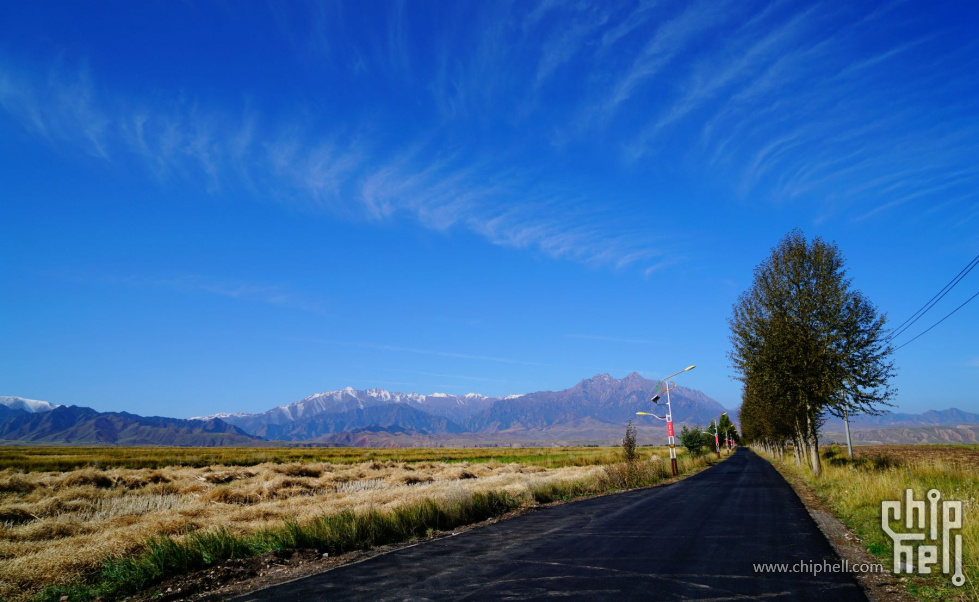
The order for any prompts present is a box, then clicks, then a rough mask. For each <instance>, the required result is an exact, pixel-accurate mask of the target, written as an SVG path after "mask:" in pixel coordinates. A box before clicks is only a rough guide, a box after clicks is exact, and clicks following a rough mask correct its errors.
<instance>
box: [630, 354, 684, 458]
mask: <svg viewBox="0 0 979 602" xmlns="http://www.w3.org/2000/svg"><path fill="white" fill-rule="evenodd" d="M696 367H697V366H687V367H686V368H684V369H683V370H680V371H679V372H675V373H673V374H671V375H669V376H667V377H666V378H664V379H663V380H661V381H659V385H663V388H664V389H666V416H657V415H656V414H652V413H650V412H636V414H638V415H640V416H652V417H653V418H659V419H660V420H665V421H666V435H667V437H668V438H669V441H670V468H671V469H672V470H673V476H676V475H677V474H679V471H678V470H677V467H676V437H674V435H673V406H671V405H670V391H672V390H673V389H675V388H676V384H675V383H671V382H670V379H671V378H673V377H674V376H676V375H677V374H682V373H684V372H687V371H688V370H693V369H694V368H696ZM659 385H656V388H657V389H658V388H659ZM659 397H660V396H659V394H656V395H654V396H653V398H652V399H651V400H650V401H652V402H653V403H657V402H659Z"/></svg>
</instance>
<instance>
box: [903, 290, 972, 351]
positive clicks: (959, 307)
mask: <svg viewBox="0 0 979 602" xmlns="http://www.w3.org/2000/svg"><path fill="white" fill-rule="evenodd" d="M976 297H979V293H976V294H975V295H972V296H971V297H969V298H968V299H966V300H965V303H963V304H962V305H960V306H958V307H956V308H955V309H953V310H952V311H950V312H949V313H948V315H946V316H945V318H947V317H949V316H951V315H952V314H954V313H955V312H957V311H959V310H960V309H962V308H963V307H965V304H966V303H968V302H969V301H972V300H973V299H975V298H976ZM945 318H942V319H941V320H939V321H937V322H935V323H934V324H932V325H931V326H929V327H928V330H931V329H932V328H934V327H936V326H938V325H939V324H941V323H942V322H944V321H945ZM928 330H926V331H924V332H922V333H921V334H919V335H918V336H917V337H914V338H913V339H911V340H910V341H908V342H907V343H905V344H904V345H901V347H904V346H906V345H908V344H910V343H913V342H914V341H915V340H916V339H917V338H918V337H920V336H921V335H922V334H925V332H928ZM901 347H898V348H896V349H895V350H894V351H897V350H898V349H900V348H901Z"/></svg>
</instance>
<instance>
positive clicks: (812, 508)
mask: <svg viewBox="0 0 979 602" xmlns="http://www.w3.org/2000/svg"><path fill="white" fill-rule="evenodd" d="M776 468H777V467H776ZM779 473H781V475H782V476H783V477H785V480H786V481H788V482H789V484H790V485H792V488H793V489H795V492H796V494H797V495H798V496H799V499H801V500H802V503H803V504H805V506H806V510H808V511H809V515H810V516H812V518H813V520H815V521H816V524H817V525H818V526H819V529H820V530H821V531H822V532H823V535H825V536H826V539H828V540H829V543H830V545H831V546H833V549H834V550H836V553H837V554H838V555H839V556H840V558H842V559H843V560H845V561H847V562H848V563H849V564H851V565H854V564H880V560H878V559H877V558H876V557H875V556H874V555H873V554H871V553H870V552H868V551H867V549H866V548H864V547H863V544H861V543H860V538H859V537H857V535H856V534H855V533H854V532H853V531H851V530H850V529H849V528H848V527H847V526H846V525H844V524H843V523H842V522H840V520H839V519H838V518H836V517H835V516H834V515H833V511H832V510H830V508H829V507H828V506H827V505H826V504H825V503H823V501H822V500H821V499H820V498H819V496H817V495H816V493H815V492H813V490H812V489H811V488H810V487H809V485H807V484H806V483H805V482H804V481H802V480H801V479H799V478H798V477H797V476H795V475H793V474H789V473H786V472H783V471H781V470H780V471H779ZM853 576H854V577H856V579H857V583H859V584H860V587H862V588H863V591H864V593H865V594H867V597H868V598H870V600H871V602H915V598H914V596H912V595H911V594H909V593H908V592H907V590H905V588H904V585H902V583H901V582H902V581H903V580H902V579H901V578H899V577H898V576H897V575H895V574H894V573H891V572H889V571H886V570H885V572H882V573H853Z"/></svg>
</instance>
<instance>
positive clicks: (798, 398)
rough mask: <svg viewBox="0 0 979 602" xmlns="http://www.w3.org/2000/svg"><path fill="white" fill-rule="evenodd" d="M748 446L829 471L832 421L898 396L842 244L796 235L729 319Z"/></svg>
mask: <svg viewBox="0 0 979 602" xmlns="http://www.w3.org/2000/svg"><path fill="white" fill-rule="evenodd" d="M729 323H730V326H731V343H732V345H733V348H732V350H731V352H730V354H729V357H730V359H731V361H732V364H733V367H734V370H735V372H736V374H737V378H738V379H739V380H740V381H741V382H742V384H743V386H744V388H743V392H742V405H741V412H740V423H741V430H742V437H743V439H744V441H745V442H748V443H753V444H757V445H760V446H762V447H764V448H765V449H766V450H767V451H769V452H770V453H772V454H774V455H777V456H779V457H784V453H785V450H786V447H787V446H788V445H790V444H791V445H792V446H793V447H794V449H795V454H794V457H795V461H796V462H797V463H801V462H803V461H804V460H803V458H805V459H806V460H807V461H808V463H809V465H810V467H811V468H812V471H813V473H815V474H817V475H818V474H819V473H820V472H821V465H820V460H819V429H820V427H821V426H822V424H823V422H824V421H825V419H826V416H827V415H836V416H840V417H843V418H846V417H848V416H852V415H854V414H857V413H861V412H862V413H869V414H879V413H880V412H881V411H882V406H886V405H890V404H888V403H887V400H888V399H890V398H891V397H892V396H893V395H894V393H895V390H894V389H892V388H891V387H890V386H889V385H888V380H889V379H890V378H891V377H892V376H893V374H894V366H893V363H892V362H891V361H890V355H891V353H893V347H892V346H891V345H890V343H889V341H888V337H887V331H886V329H885V316H884V315H881V314H879V313H878V311H877V308H876V307H875V306H874V305H873V304H872V303H871V302H870V301H869V300H868V299H867V298H866V297H865V296H864V295H863V294H862V293H861V292H860V291H859V290H855V289H853V288H852V287H851V280H850V279H848V278H847V276H846V269H845V268H844V259H843V256H842V254H841V253H840V251H839V249H838V248H837V246H836V245H835V244H832V243H828V242H826V241H824V240H822V239H820V238H818V237H817V238H815V239H814V240H812V241H808V240H806V237H805V236H804V235H803V233H802V232H801V231H799V230H793V231H792V232H790V233H789V234H787V235H786V236H785V238H783V239H782V240H781V241H780V242H779V244H778V245H777V246H776V247H775V248H774V249H772V253H771V255H770V256H769V257H768V258H767V259H766V260H765V261H764V262H762V263H761V264H760V265H759V266H758V267H757V268H755V272H754V280H753V282H752V286H751V288H750V289H749V290H748V291H746V292H745V293H743V294H742V295H741V296H740V297H739V298H738V301H737V303H736V304H735V306H734V311H733V315H732V317H731V319H730V321H729Z"/></svg>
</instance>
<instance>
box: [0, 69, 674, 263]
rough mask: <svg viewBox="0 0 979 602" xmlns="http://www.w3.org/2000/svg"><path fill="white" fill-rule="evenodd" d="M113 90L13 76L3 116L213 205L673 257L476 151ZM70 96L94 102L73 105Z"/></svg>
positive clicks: (514, 242)
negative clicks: (248, 201) (267, 202)
mask: <svg viewBox="0 0 979 602" xmlns="http://www.w3.org/2000/svg"><path fill="white" fill-rule="evenodd" d="M103 88H104V87H103V86H97V85H96V84H94V83H93V80H92V78H91V77H90V76H89V75H88V72H87V70H83V71H81V72H79V73H77V74H75V73H72V72H71V71H70V70H68V69H61V70H58V71H55V72H53V73H52V75H51V76H50V77H49V78H48V80H47V81H46V82H45V84H44V85H43V86H39V85H37V83H36V82H34V81H33V79H32V77H31V76H30V75H29V74H27V73H26V72H23V71H21V72H17V71H16V70H14V69H12V68H10V67H9V61H7V62H3V63H0V107H2V108H3V109H4V110H5V111H6V112H7V113H8V114H10V115H12V116H14V117H15V118H17V119H18V120H19V121H20V122H21V123H22V124H23V125H24V126H25V127H27V128H28V129H29V130H30V131H32V132H34V133H37V134H39V135H41V136H43V137H45V138H47V139H49V140H51V141H52V142H56V143H58V144H59V145H63V144H64V143H70V145H71V146H74V147H76V148H81V149H83V150H84V151H86V152H89V153H90V154H92V155H95V156H97V157H99V158H101V159H104V160H109V161H113V162H118V163H121V164H132V163H137V164H142V166H143V167H144V168H146V169H148V170H149V171H150V172H151V173H152V174H154V176H155V177H157V178H158V179H160V180H166V179H172V178H177V179H181V180H183V181H185V182H189V183H198V182H199V183H201V184H202V185H203V188H204V189H205V190H207V191H208V192H212V193H213V192H218V191H222V190H226V189H237V188H243V189H247V190H250V191H251V192H252V193H253V194H254V195H255V196H261V197H266V198H273V199H278V200H279V201H281V202H285V203H289V204H295V205H298V206H300V207H304V208H307V209H311V210H323V211H328V212H330V213H333V214H336V215H340V216H343V217H345V218H348V219H361V220H375V221H389V220H398V219H406V218H407V219H411V220H415V221H416V222H417V223H418V224H420V225H422V226H424V227H426V228H430V229H433V230H439V231H445V230H449V229H464V230H467V231H469V232H471V233H473V234H475V235H477V236H480V237H482V238H484V239H486V240H488V241H489V242H491V243H492V244H495V245H500V246H505V247H513V248H518V249H528V250H537V251H538V252H541V253H543V254H544V255H547V256H550V257H554V258H558V259H568V260H572V261H578V262H582V263H586V264H589V265H594V266H605V267H612V268H615V269H623V268H627V267H632V266H635V265H640V266H641V264H642V262H644V261H646V260H648V259H650V258H652V257H655V256H657V255H659V254H660V253H661V251H659V250H658V249H657V241H656V240H655V238H654V237H652V236H650V235H648V234H646V233H644V232H643V231H642V230H640V229H638V228H628V227H625V228H624V227H622V224H619V223H613V222H614V218H613V221H603V219H600V218H601V211H599V210H597V209H595V208H596V207H601V206H602V205H603V204H604V202H605V199H600V200H596V199H590V198H588V197H587V196H585V195H582V194H580V193H574V194H571V193H568V192H565V191H562V190H561V189H560V188H558V187H554V186H548V185H547V184H546V182H545V183H542V182H541V181H535V182H534V183H533V184H528V181H529V180H530V179H531V175H530V172H528V171H527V170H521V171H522V172H523V173H518V172H516V171H514V170H513V169H511V168H509V167H507V166H506V165H505V164H502V163H500V162H499V161H494V160H487V159H484V158H481V157H480V156H479V154H478V153H476V154H475V155H474V153H473V151H472V149H468V148H461V149H460V150H459V151H458V152H446V151H445V150H443V147H442V145H441V144H440V143H439V142H437V141H435V140H433V139H432V137H431V136H420V137H419V138H417V139H415V140H409V141H408V142H407V143H405V144H402V145H399V146H395V147H394V148H391V147H390V145H385V144H381V143H378V142H377V141H376V140H374V141H370V142H368V139H369V138H371V137H370V136H368V135H366V134H365V133H364V132H366V131H372V130H373V129H374V128H373V126H372V125H371V124H370V123H364V124H362V125H360V126H357V125H352V126H348V127H345V128H343V129H342V130H339V131H334V132H331V133H329V134H325V135H317V134H315V133H310V129H309V128H308V126H307V127H300V126H298V125H290V124H289V123H288V121H282V122H280V123H272V122H270V120H269V119H268V118H267V117H266V118H262V117H261V116H259V115H258V114H257V113H256V112H254V111H251V110H249V109H248V108H247V106H246V107H245V108H242V109H240V110H238V111H233V112H229V111H227V110H221V109H216V108H207V109H205V108H203V107H202V106H201V105H200V104H199V103H197V102H196V101H189V100H180V99H178V100H174V101H172V102H164V103H157V104H155V105H152V106H151V103H148V102H143V101H139V100H133V99H127V98H125V97H124V96H120V95H118V94H115V95H113V96H112V98H113V100H112V101H109V100H108V99H107V98H103V97H101V96H100V95H99V92H98V90H101V89H103ZM70 96H74V97H77V98H80V99H82V100H83V102H82V103H80V104H78V105H75V104H72V103H70V102H67V100H65V99H66V98H68V97H70ZM596 201H598V202H596ZM613 213H614V212H609V215H610V216H611V215H612V214H613ZM596 218H599V219H596Z"/></svg>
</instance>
